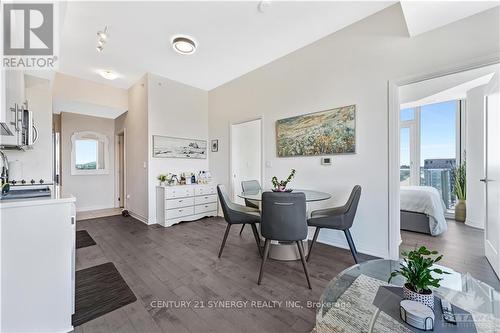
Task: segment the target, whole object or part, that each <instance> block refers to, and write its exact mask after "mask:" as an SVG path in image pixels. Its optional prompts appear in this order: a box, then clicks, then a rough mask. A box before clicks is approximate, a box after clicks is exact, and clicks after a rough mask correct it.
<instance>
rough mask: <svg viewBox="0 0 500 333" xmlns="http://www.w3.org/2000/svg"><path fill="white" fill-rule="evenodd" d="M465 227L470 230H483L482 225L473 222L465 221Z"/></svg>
mask: <svg viewBox="0 0 500 333" xmlns="http://www.w3.org/2000/svg"><path fill="white" fill-rule="evenodd" d="M465 225H466V226H468V227H471V228H475V229H481V230H484V224H481V223H478V222H476V221H473V220H469V219H465Z"/></svg>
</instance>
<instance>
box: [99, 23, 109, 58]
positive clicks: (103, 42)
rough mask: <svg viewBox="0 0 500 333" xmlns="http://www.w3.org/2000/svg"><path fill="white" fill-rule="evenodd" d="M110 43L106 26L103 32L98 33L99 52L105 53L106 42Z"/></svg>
mask: <svg viewBox="0 0 500 333" xmlns="http://www.w3.org/2000/svg"><path fill="white" fill-rule="evenodd" d="M107 41H108V27H107V26H105V27H104V29H103V30H99V31H98V32H97V47H96V49H97V51H98V52H102V51H104V45H106V42H107Z"/></svg>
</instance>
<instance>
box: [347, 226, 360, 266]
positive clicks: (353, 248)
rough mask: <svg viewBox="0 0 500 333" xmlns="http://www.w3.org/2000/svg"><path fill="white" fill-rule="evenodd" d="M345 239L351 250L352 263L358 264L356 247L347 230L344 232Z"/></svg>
mask: <svg viewBox="0 0 500 333" xmlns="http://www.w3.org/2000/svg"><path fill="white" fill-rule="evenodd" d="M344 234H345V238H346V239H347V243H348V244H349V248H350V249H351V254H352V257H353V258H354V262H355V263H356V264H357V263H358V251H357V250H356V246H355V245H354V242H353V240H352V236H351V232H350V231H349V229H346V230H344Z"/></svg>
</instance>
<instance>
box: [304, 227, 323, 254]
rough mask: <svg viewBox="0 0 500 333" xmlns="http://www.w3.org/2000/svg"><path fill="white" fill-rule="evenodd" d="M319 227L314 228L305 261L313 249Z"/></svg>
mask: <svg viewBox="0 0 500 333" xmlns="http://www.w3.org/2000/svg"><path fill="white" fill-rule="evenodd" d="M320 229H321V228H320V227H316V230H314V237H313V240H312V242H311V245H310V246H309V253H308V254H307V259H306V261H309V258H310V257H311V251H312V249H313V246H314V243H316V239H318V235H319V230H320Z"/></svg>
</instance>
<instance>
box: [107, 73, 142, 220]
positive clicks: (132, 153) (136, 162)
mask: <svg viewBox="0 0 500 333" xmlns="http://www.w3.org/2000/svg"><path fill="white" fill-rule="evenodd" d="M124 117H125V118H124ZM122 130H124V132H125V173H126V184H127V188H126V193H125V207H126V209H128V210H129V212H130V213H131V215H132V216H134V217H136V218H137V219H139V220H141V221H143V222H145V223H147V220H148V156H149V155H148V78H147V75H144V76H143V77H142V78H141V79H140V80H139V81H138V82H137V83H136V84H134V85H133V86H132V87H130V88H129V90H128V112H127V113H126V116H123V117H119V118H117V119H116V121H115V133H118V132H121V131H122Z"/></svg>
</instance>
